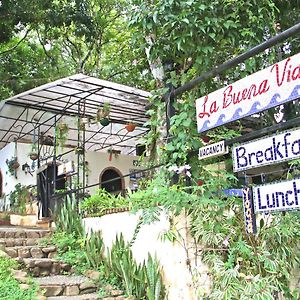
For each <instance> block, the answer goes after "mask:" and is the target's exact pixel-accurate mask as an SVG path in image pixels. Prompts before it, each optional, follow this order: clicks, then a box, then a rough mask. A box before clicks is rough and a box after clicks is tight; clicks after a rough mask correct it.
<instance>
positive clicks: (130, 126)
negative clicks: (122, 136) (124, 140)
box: [125, 122, 136, 132]
mask: <svg viewBox="0 0 300 300" xmlns="http://www.w3.org/2000/svg"><path fill="white" fill-rule="evenodd" d="M135 127H136V125H135V124H134V123H133V122H128V123H127V124H126V125H125V128H126V130H127V131H128V132H132V131H134V129H135Z"/></svg>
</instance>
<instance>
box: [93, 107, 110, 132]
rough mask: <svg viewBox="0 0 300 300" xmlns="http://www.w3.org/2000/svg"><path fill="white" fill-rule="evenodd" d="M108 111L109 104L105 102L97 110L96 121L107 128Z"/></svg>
mask: <svg viewBox="0 0 300 300" xmlns="http://www.w3.org/2000/svg"><path fill="white" fill-rule="evenodd" d="M109 111H110V104H109V103H107V102H106V103H104V104H103V106H102V107H100V108H99V109H98V110H97V115H96V120H97V122H99V123H100V124H101V125H102V126H107V125H108V124H109V123H110V121H109V118H108V115H109Z"/></svg>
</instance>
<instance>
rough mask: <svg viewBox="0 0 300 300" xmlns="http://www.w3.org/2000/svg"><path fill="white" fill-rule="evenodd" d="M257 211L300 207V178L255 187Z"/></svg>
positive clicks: (254, 194)
mask: <svg viewBox="0 0 300 300" xmlns="http://www.w3.org/2000/svg"><path fill="white" fill-rule="evenodd" d="M253 199H254V210H255V213H263V212H271V211H283V210H292V209H300V179H299V178H297V179H294V180H289V181H283V182H279V183H273V184H266V185H259V186H255V187H253Z"/></svg>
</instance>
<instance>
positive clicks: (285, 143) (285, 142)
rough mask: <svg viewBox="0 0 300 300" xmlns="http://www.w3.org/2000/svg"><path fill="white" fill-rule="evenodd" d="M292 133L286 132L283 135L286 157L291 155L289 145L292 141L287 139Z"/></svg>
mask: <svg viewBox="0 0 300 300" xmlns="http://www.w3.org/2000/svg"><path fill="white" fill-rule="evenodd" d="M289 135H291V133H290V132H288V133H286V134H285V135H284V137H283V139H284V149H285V157H289V152H288V147H287V146H288V145H290V144H291V143H290V142H288V141H287V137H288V136H289Z"/></svg>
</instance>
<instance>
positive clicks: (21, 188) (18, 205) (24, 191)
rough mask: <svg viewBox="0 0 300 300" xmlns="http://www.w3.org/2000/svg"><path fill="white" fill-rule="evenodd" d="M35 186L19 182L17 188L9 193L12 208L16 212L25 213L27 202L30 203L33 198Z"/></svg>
mask: <svg viewBox="0 0 300 300" xmlns="http://www.w3.org/2000/svg"><path fill="white" fill-rule="evenodd" d="M31 191H33V188H32V187H31V186H27V185H22V184H21V183H18V184H17V185H16V186H15V189H14V190H13V191H12V192H10V193H9V194H8V196H7V197H8V199H9V202H10V210H11V211H12V212H15V213H19V214H25V213H26V204H30V203H31V200H32V192H31Z"/></svg>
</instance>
